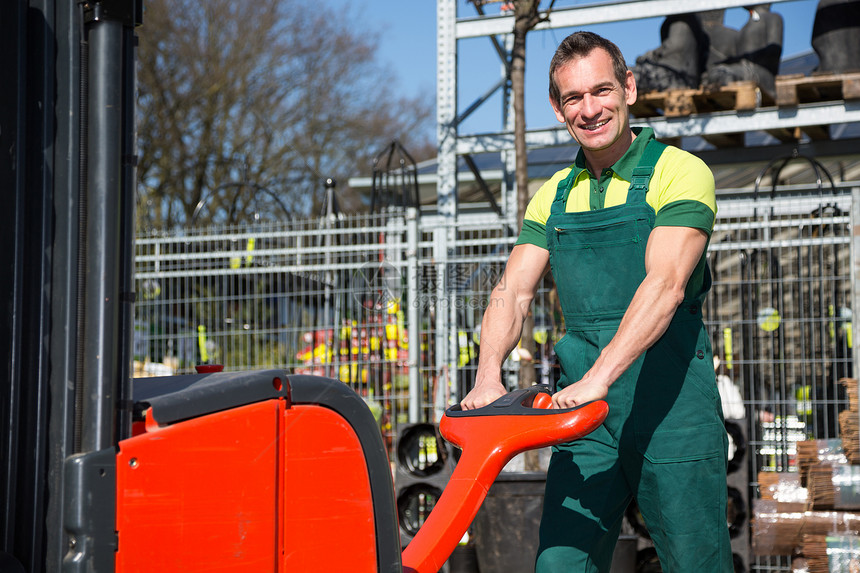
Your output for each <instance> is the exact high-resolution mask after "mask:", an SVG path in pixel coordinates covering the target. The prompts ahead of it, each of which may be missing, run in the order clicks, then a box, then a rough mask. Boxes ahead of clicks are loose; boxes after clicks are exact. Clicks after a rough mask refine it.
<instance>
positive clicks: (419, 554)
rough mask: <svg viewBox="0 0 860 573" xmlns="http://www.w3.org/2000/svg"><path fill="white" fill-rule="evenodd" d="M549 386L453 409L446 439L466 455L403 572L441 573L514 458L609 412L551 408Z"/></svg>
mask: <svg viewBox="0 0 860 573" xmlns="http://www.w3.org/2000/svg"><path fill="white" fill-rule="evenodd" d="M551 404H552V400H551V396H550V391H549V387H548V386H545V385H536V386H532V387H531V388H525V389H522V390H515V391H513V392H510V393H508V394H506V395H505V396H502V397H501V398H499V399H498V400H496V401H495V402H493V403H492V404H489V405H487V406H484V407H483V408H477V409H475V410H463V409H461V408H460V406H459V405H456V406H452V407H450V408H449V409H448V410H447V411H446V412H445V414H444V415H443V416H442V420H441V422H440V423H439V431H440V432H441V434H442V436H443V437H444V438H445V439H446V440H448V441H449V442H451V443H452V444H454V445H455V446H458V447H460V448H462V450H463V452H462V455H461V456H460V459H459V461H458V462H457V465H456V467H455V468H454V471H453V473H452V474H451V477H450V479H449V480H448V484H447V485H446V486H445V490H444V491H443V492H442V495H441V496H440V497H439V500H438V501H437V502H436V506H435V507H434V508H433V511H432V512H431V513H430V515H429V517H428V518H427V520H426V521H425V522H424V524H423V525H422V526H421V529H420V530H419V531H418V533H417V534H416V535H415V537H414V538H413V539H412V541H411V542H410V543H409V545H407V546H406V549H404V550H403V556H402V562H403V572H404V573H436V572H437V571H439V570H440V569H441V568H442V565H444V563H445V561H447V560H448V557H449V556H450V555H451V553H453V551H454V549H455V548H456V547H457V543H459V541H460V539H462V537H463V534H464V533H465V532H466V530H467V529H468V527H469V525H470V524H471V523H472V520H473V519H474V518H475V515H477V513H478V509H479V508H480V507H481V503H483V501H484V498H485V497H486V496H487V492H488V491H489V489H490V486H491V485H492V484H493V482H494V481H495V480H496V477H497V476H498V475H499V472H501V471H502V468H504V467H505V464H507V463H508V462H509V461H510V460H511V459H512V458H513V457H514V456H515V455H517V454H519V453H521V452H524V451H526V450H531V449H535V448H542V447H546V446H553V445H559V444H563V443H566V442H571V441H573V440H577V439H579V438H581V437H583V436H585V435H587V434H589V433H590V432H592V431H593V430H594V429H596V428H597V427H598V426H599V425H600V424H602V423H603V420H604V419H605V418H606V415H607V413H608V412H609V406H608V405H607V404H606V402H604V401H603V400H596V401H594V402H589V403H587V404H583V405H582V406H577V407H576V408H569V409H565V410H553V409H550V407H551Z"/></svg>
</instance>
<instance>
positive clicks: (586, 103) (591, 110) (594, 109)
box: [581, 94, 602, 118]
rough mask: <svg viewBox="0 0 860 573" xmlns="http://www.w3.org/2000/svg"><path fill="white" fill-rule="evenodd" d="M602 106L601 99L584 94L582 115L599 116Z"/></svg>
mask: <svg viewBox="0 0 860 573" xmlns="http://www.w3.org/2000/svg"><path fill="white" fill-rule="evenodd" d="M601 109H602V106H601V105H600V102H599V100H598V99H597V98H596V97H594V96H592V95H591V94H585V95H584V96H582V108H581V110H582V115H584V116H585V117H588V118H592V117H597V116H598V115H600V111H601Z"/></svg>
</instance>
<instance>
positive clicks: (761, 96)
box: [630, 81, 774, 117]
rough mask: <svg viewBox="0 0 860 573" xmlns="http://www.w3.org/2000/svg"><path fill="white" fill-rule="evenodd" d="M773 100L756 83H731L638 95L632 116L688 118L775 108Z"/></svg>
mask: <svg viewBox="0 0 860 573" xmlns="http://www.w3.org/2000/svg"><path fill="white" fill-rule="evenodd" d="M773 103H774V98H773V96H772V95H771V94H770V93H768V92H767V91H765V90H763V89H761V87H759V86H758V85H756V84H755V82H748V81H746V82H732V83H730V84H728V85H726V86H723V87H721V88H718V89H704V88H698V89H692V88H691V89H677V90H667V91H662V92H649V93H644V94H641V93H640V94H639V98H638V99H637V100H636V103H634V104H633V105H632V106H630V113H632V114H633V115H634V116H636V117H654V116H664V117H685V116H688V115H693V114H696V113H709V112H714V111H726V110H734V111H749V110H754V109H755V108H757V107H761V106H767V105H773Z"/></svg>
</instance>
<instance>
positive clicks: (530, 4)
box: [511, 0, 540, 471]
mask: <svg viewBox="0 0 860 573" xmlns="http://www.w3.org/2000/svg"><path fill="white" fill-rule="evenodd" d="M539 3H540V0H517V1H516V2H515V3H514V17H515V18H514V19H515V21H514V45H513V48H512V50H511V90H512V92H513V99H514V150H515V154H516V184H517V226H518V228H519V229H522V225H523V217H524V216H525V212H526V207H527V206H528V201H529V169H528V153H527V149H526V108H525V75H526V34H527V33H528V31H529V30H530V29H532V28H533V27H534V26H535V25H536V24H537V23H538V22H539V21H540V20H539V17H538V4H539ZM534 326H535V321H534V315H533V314H532V313H531V312H529V314H528V316H527V317H526V320H525V322H524V323H523V333H522V337H521V339H520V347H521V348H522V350H524V351H525V352H524V353H521V358H520V380H519V386H520V388H528V387H529V386H532V385H534V384H535V382H536V381H537V376H536V373H535V362H534V357H535V353H536V352H535V351H536V347H535V338H534ZM523 463H524V469H525V470H526V471H537V470H539V469H540V460H539V457H538V452H537V450H529V451H528V452H526V453H525V457H524V460H523Z"/></svg>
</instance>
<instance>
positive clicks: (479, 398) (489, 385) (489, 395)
mask: <svg viewBox="0 0 860 573" xmlns="http://www.w3.org/2000/svg"><path fill="white" fill-rule="evenodd" d="M507 393H508V392H507V391H506V390H505V387H504V386H502V384H501V383H500V382H485V383H483V384H480V385H477V386H475V387H474V388H472V390H471V391H470V392H469V393H468V394H466V397H465V398H463V400H462V401H461V402H460V407H461V408H463V409H464V410H474V409H475V408H481V407H483V406H486V405H488V404H491V403H492V402H495V401H496V400H498V399H499V398H501V397H502V396H504V395H505V394H507Z"/></svg>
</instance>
